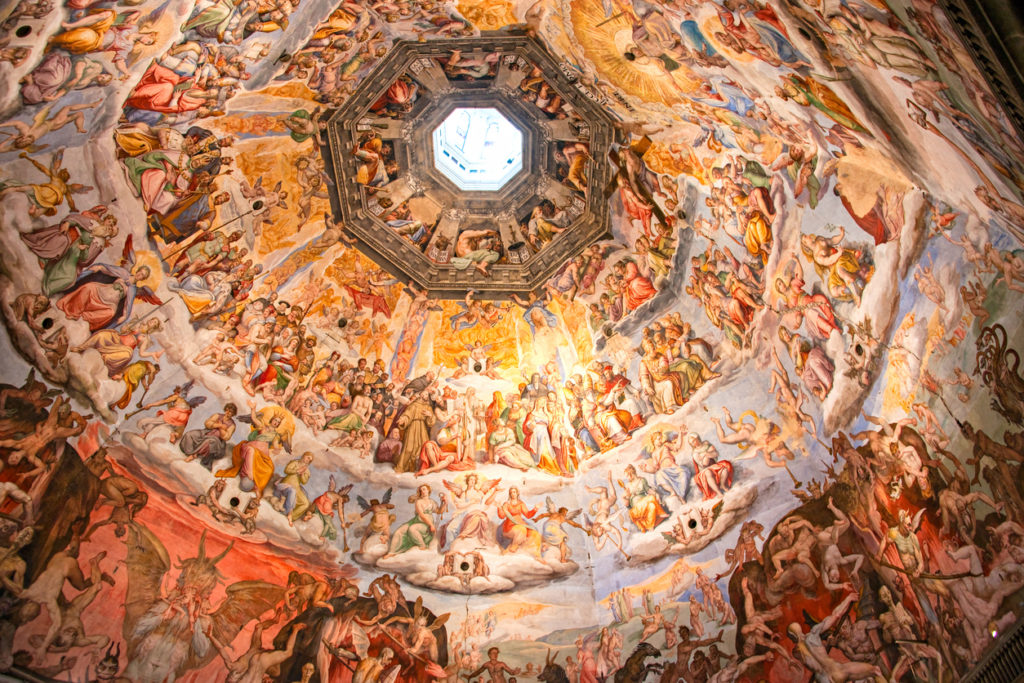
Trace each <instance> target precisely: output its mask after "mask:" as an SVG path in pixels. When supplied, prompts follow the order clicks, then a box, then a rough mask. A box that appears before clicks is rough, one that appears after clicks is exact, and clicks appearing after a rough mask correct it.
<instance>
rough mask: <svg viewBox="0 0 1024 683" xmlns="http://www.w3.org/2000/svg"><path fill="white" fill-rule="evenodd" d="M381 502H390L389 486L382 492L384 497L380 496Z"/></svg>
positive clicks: (385, 503)
mask: <svg viewBox="0 0 1024 683" xmlns="http://www.w3.org/2000/svg"><path fill="white" fill-rule="evenodd" d="M381 502H382V503H384V505H387V504H388V503H390V502H391V489H390V488H388V490H387V491H385V492H384V497H383V498H381Z"/></svg>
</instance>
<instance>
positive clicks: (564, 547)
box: [537, 496, 589, 564]
mask: <svg viewBox="0 0 1024 683" xmlns="http://www.w3.org/2000/svg"><path fill="white" fill-rule="evenodd" d="M544 504H545V506H546V507H547V512H545V513H543V514H541V515H538V517H537V521H538V522H539V521H540V520H542V519H546V520H547V521H546V522H544V530H543V533H542V535H541V542H540V554H541V557H543V556H544V551H545V550H547V549H548V548H558V553H559V555H558V561H559V562H561V563H563V564H564V563H566V562H568V561H569V543H568V540H569V534H568V533H567V532H566V531H565V527H563V526H562V525H563V524H568V525H569V526H574V527H576V528H577V529H579V530H580V531H583V532H585V533H589V531H587V529H586V527H584V526H582V525H580V524H579V522H576V521H573V520H575V519H576V518H577V517H579V516H580V513H581V512H583V510H581V509H576V510H569V509H568V508H564V507H558V506H556V505H555V501H553V500H551V497H550V496H548V497H546V498H544Z"/></svg>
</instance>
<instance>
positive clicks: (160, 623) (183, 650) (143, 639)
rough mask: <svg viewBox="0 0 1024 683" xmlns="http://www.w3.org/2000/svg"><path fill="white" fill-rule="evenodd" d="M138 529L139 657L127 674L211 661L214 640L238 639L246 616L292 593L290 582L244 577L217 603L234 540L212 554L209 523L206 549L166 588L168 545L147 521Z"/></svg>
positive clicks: (181, 566)
mask: <svg viewBox="0 0 1024 683" xmlns="http://www.w3.org/2000/svg"><path fill="white" fill-rule="evenodd" d="M130 533H131V534H132V536H133V538H132V540H131V542H129V543H128V544H127V546H128V557H127V559H126V564H127V566H128V592H127V595H126V596H125V619H124V626H123V631H122V632H123V635H124V638H125V640H126V641H127V643H128V658H129V660H130V662H131V664H129V666H128V670H127V671H126V672H125V675H126V676H127V677H128V678H129V679H131V680H133V681H137V682H138V683H162V682H164V681H174V680H176V679H177V678H178V677H180V676H182V675H183V674H185V673H186V672H188V671H192V670H196V669H201V668H203V667H204V666H206V665H207V664H208V663H209V662H210V661H212V660H213V659H214V658H215V657H216V656H217V649H216V647H214V642H213V641H214V640H216V642H218V643H231V642H232V641H234V639H235V638H236V637H237V636H238V634H239V633H240V632H241V630H242V629H243V628H244V627H245V626H246V624H248V623H249V622H250V621H252V620H253V619H257V618H259V616H260V615H261V614H263V613H264V612H268V611H270V610H273V609H274V607H275V606H276V605H277V604H278V603H280V602H281V600H282V599H283V598H284V594H285V589H284V588H283V587H282V586H277V585H275V584H272V583H268V582H266V581H238V582H236V583H233V584H231V585H229V586H227V587H226V588H225V598H224V599H223V600H222V601H221V603H220V605H218V606H217V607H216V608H214V607H213V605H212V604H211V602H210V596H211V595H212V594H213V592H214V590H215V589H216V588H217V586H218V585H219V584H220V583H221V582H222V580H223V577H222V575H221V573H220V571H219V570H218V569H217V563H218V562H220V561H221V560H222V559H224V556H225V555H227V553H228V551H229V550H231V547H232V545H234V544H233V542H232V544H231V545H228V547H227V548H225V549H224V550H223V551H222V552H221V553H220V554H219V555H216V556H213V557H207V555H206V532H205V531H204V532H203V535H202V537H201V538H200V539H199V551H198V554H197V555H196V556H195V557H191V558H187V559H184V560H181V562H179V563H178V564H177V566H176V567H175V569H177V570H178V572H179V573H178V578H177V580H176V581H175V582H174V583H173V584H172V585H171V587H170V588H169V589H168V590H167V591H166V592H164V590H163V584H164V578H165V576H166V574H167V572H168V571H169V570H170V569H171V563H170V559H169V556H168V554H167V549H166V548H165V547H164V545H163V543H161V542H160V540H159V539H158V538H157V537H156V536H155V535H153V533H152V532H151V531H150V530H149V529H147V528H145V527H142V526H136V527H131V528H130Z"/></svg>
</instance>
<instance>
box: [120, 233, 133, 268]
mask: <svg viewBox="0 0 1024 683" xmlns="http://www.w3.org/2000/svg"><path fill="white" fill-rule="evenodd" d="M133 237H134V236H133V235H131V234H129V235H128V237H127V239H125V241H124V247H123V248H122V249H121V265H125V264H127V265H128V266H129V267H131V266H134V265H135V247H134V245H133V244H132V243H133V239H132V238H133Z"/></svg>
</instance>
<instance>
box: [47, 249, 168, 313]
mask: <svg viewBox="0 0 1024 683" xmlns="http://www.w3.org/2000/svg"><path fill="white" fill-rule="evenodd" d="M120 263H121V265H117V266H111V265H107V264H104V263H97V264H96V265H94V266H90V267H89V268H86V269H85V270H83V271H82V274H81V275H79V276H78V279H77V280H75V284H73V285H71V287H70V288H68V290H67V292H65V293H64V295H63V296H62V297H61V298H60V299H58V300H57V308H59V309H60V310H61V311H63V312H64V315H66V316H67V317H68V318H70V319H71V320H79V319H81V320H85V321H86V322H87V323H89V331H90V332H95V331H96V330H101V329H104V328H111V327H118V326H119V325H121V324H122V323H123V322H125V321H126V320H128V319H129V317H131V314H132V307H133V306H134V303H135V300H136V299H139V300H141V301H145V302H146V303H148V304H153V305H154V306H159V305H162V304H163V301H161V300H160V299H159V298H158V297H157V296H156V294H155V293H154V292H153V290H152V289H150V288H149V287H147V286H145V285H140V283H141V282H143V281H144V280H146V279H148V278H149V276H150V275H151V274H152V273H151V271H150V268H149V266H147V265H144V264H143V265H140V266H138V267H135V250H134V249H133V248H132V236H131V235H129V236H128V239H127V240H125V243H124V249H123V250H122V252H121V261H120Z"/></svg>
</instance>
